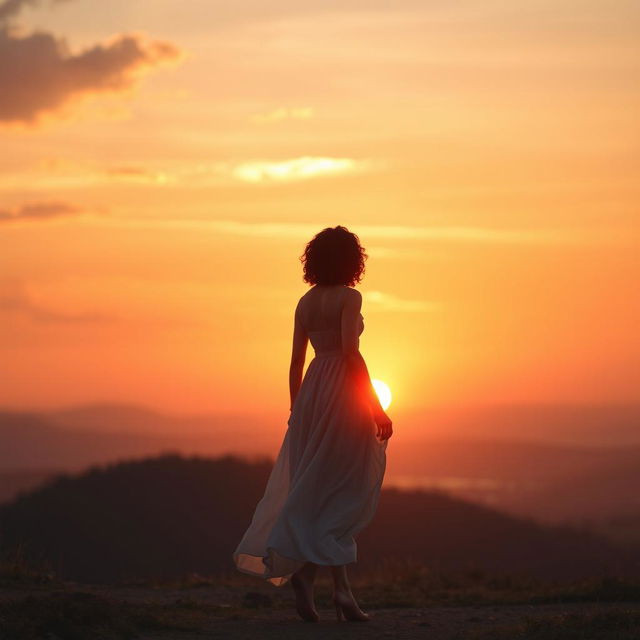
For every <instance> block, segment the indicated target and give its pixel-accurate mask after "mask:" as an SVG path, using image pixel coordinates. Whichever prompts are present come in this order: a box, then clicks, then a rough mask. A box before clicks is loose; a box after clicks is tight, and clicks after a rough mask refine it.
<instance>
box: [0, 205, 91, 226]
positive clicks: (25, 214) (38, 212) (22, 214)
mask: <svg viewBox="0 0 640 640" xmlns="http://www.w3.org/2000/svg"><path fill="white" fill-rule="evenodd" d="M83 212H84V210H83V209H81V208H79V207H77V206H75V205H72V204H68V203H66V202H32V203H29V204H24V205H22V206H21V207H18V208H16V209H14V210H12V211H10V210H8V209H0V224H2V223H3V222H22V221H25V220H27V221H36V222H37V221H41V220H50V219H52V218H60V217H65V216H77V215H80V214H82V213H83Z"/></svg>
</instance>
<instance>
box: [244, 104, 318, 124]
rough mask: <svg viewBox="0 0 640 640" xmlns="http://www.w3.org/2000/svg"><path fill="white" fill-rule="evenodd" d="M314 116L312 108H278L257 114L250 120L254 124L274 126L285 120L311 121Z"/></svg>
mask: <svg viewBox="0 0 640 640" xmlns="http://www.w3.org/2000/svg"><path fill="white" fill-rule="evenodd" d="M313 115H314V110H313V109H312V108H311V107H278V108H277V109H273V110H272V111H267V112H266V113H256V114H254V115H252V116H251V117H250V118H249V120H250V121H251V122H253V123H254V124H272V123H274V122H282V121H283V120H309V118H312V117H313Z"/></svg>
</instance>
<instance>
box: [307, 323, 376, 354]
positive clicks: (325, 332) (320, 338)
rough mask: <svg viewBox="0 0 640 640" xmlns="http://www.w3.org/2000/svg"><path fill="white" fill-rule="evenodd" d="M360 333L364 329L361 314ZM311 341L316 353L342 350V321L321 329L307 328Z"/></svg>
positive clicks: (359, 333)
mask: <svg viewBox="0 0 640 640" xmlns="http://www.w3.org/2000/svg"><path fill="white" fill-rule="evenodd" d="M359 325H360V326H359V329H358V335H361V334H362V332H363V331H364V317H363V315H362V314H360V320H359ZM307 333H308V334H309V341H310V342H311V346H312V347H313V349H314V351H315V353H316V355H320V354H325V353H337V352H340V353H341V352H342V329H341V325H340V323H338V326H335V325H333V326H328V327H324V328H321V329H317V328H316V329H310V330H307Z"/></svg>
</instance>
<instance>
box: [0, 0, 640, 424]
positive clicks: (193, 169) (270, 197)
mask: <svg viewBox="0 0 640 640" xmlns="http://www.w3.org/2000/svg"><path fill="white" fill-rule="evenodd" d="M2 6H3V11H2V12H0V47H1V48H2V50H3V51H5V52H6V55H3V56H0V84H1V85H2V86H0V95H2V99H1V100H0V137H1V138H2V145H1V146H0V274H1V275H0V322H1V323H2V331H0V359H2V361H3V362H7V363H11V364H10V372H11V373H10V375H7V376H5V379H4V380H3V384H2V385H0V404H3V405H5V406H15V407H24V408H31V407H33V408H51V407H59V406H67V405H73V404H77V403H91V402H119V403H130V404H142V405H145V406H149V407H154V408H157V409H161V410H164V411H170V412H182V413H194V414H198V413H202V412H215V413H222V414H227V413H234V412H238V411H240V410H242V411H246V412H250V413H253V414H255V415H260V416H268V418H269V420H270V423H269V424H270V425H271V426H270V429H272V431H273V433H274V434H277V433H279V431H278V429H279V428H280V426H281V425H282V422H283V413H284V414H286V408H287V406H288V402H289V398H288V383H287V370H288V358H289V355H290V354H289V350H290V341H291V331H292V326H293V325H292V318H293V311H294V308H295V305H296V303H297V301H298V299H299V298H300V297H301V296H302V295H303V294H304V293H305V292H306V291H307V289H308V287H307V285H306V284H305V283H304V282H303V281H302V272H301V265H300V262H299V260H298V256H299V255H300V254H301V253H302V251H303V249H304V245H305V243H306V242H307V241H308V240H309V239H310V238H311V237H312V236H313V235H314V234H315V233H316V232H317V231H319V230H321V229H322V228H324V227H326V226H330V225H331V226H333V225H336V224H343V225H345V226H346V227H348V228H349V229H350V230H352V231H354V232H355V233H357V234H358V236H359V237H360V240H361V242H362V244H363V245H364V247H365V250H366V252H367V254H368V255H369V259H368V261H367V264H366V274H365V277H364V279H363V280H362V282H361V283H359V284H358V285H357V288H358V289H359V290H360V291H361V293H362V297H363V305H362V313H363V316H364V318H365V323H366V328H365V331H364V332H363V334H362V337H361V342H360V344H361V350H362V353H363V355H364V357H365V359H366V361H367V364H368V366H369V369H370V370H372V371H375V370H378V371H384V375H385V377H388V379H389V380H392V381H393V385H394V394H395V398H394V408H395V409H397V410H398V411H401V410H402V411H405V410H407V411H409V410H411V411H415V412H419V411H421V410H423V409H425V408H426V407H431V406H434V405H439V404H447V403H449V404H456V405H472V404H477V403H482V404H500V405H512V404H528V405H536V404H538V403H543V404H550V403H565V404H575V405H583V404H589V403H594V404H603V405H607V404H624V403H629V402H634V401H636V400H637V395H638V389H639V388H640V367H638V366H637V363H638V361H640V338H639V334H638V331H637V327H638V318H640V297H639V296H638V295H637V291H638V284H639V282H640V262H639V261H638V255H639V251H638V249H639V246H640V224H639V221H638V207H637V203H638V198H639V197H640V192H639V187H638V180H637V166H638V152H639V147H638V140H639V139H640V130H639V127H640V124H639V119H638V108H639V106H640V91H639V89H638V83H637V79H636V78H637V73H636V70H637V66H638V63H639V62H640V56H639V55H638V47H637V29H636V28H635V25H637V8H636V6H635V5H634V4H633V3H627V2H622V3H618V4H616V8H615V11H613V10H612V9H611V7H610V6H608V5H606V3H586V4H585V5H583V6H582V7H581V9H580V11H579V12H578V13H576V6H575V3H571V2H566V1H563V0H560V1H559V2H554V3H541V4H540V5H539V6H538V5H536V9H535V10H533V8H532V7H531V5H530V3H526V2H515V3H506V4H505V3H502V4H501V3H488V4H487V3H485V4H484V5H482V6H480V5H476V4H475V3H464V2H463V3H452V4H447V3H439V4H436V5H434V4H433V3H415V2H400V3H391V4H389V5H388V6H387V4H381V3H373V4H371V5H369V4H367V3H354V2H349V1H348V2H346V3H329V4H327V3H324V2H316V1H312V2H305V3H301V4H300V3H299V4H295V3H290V2H281V1H280V0H275V1H274V2H270V3H266V4H265V3H257V2H255V1H254V0H250V1H249V2H246V3H241V4H238V5H237V6H236V5H232V4H230V3H222V2H219V1H218V0H213V1H212V2H209V3H202V2H195V1H191V0H187V1H186V2H182V3H177V2H173V1H171V0H162V1H160V2H153V3H134V4H133V5H132V4H131V3H130V2H128V1H126V0H113V2H109V3H95V2H88V0H74V1H73V2H26V1H21V2H12V3H2ZM578 14H579V15H578ZM14 53H15V55H14ZM17 59H19V60H20V64H19V66H17V63H16V62H15V60H17ZM12 60H13V61H14V62H11V61H12ZM247 398H250V402H247ZM284 420H285V421H286V417H285V418H284ZM416 424H419V421H417V422H416ZM416 428H417V427H416Z"/></svg>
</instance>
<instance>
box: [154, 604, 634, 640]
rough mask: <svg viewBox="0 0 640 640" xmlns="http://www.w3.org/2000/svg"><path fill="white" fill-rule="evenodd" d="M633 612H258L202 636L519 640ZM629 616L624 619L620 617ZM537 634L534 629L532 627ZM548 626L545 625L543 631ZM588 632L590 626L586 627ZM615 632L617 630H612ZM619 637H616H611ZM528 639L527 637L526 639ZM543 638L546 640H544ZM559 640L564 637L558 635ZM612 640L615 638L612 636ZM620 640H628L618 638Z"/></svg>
mask: <svg viewBox="0 0 640 640" xmlns="http://www.w3.org/2000/svg"><path fill="white" fill-rule="evenodd" d="M629 611H632V612H635V614H636V619H638V617H640V604H638V603H635V602H634V603H628V604H627V603H602V604H597V603H589V604H582V603H579V604H575V603H571V604H553V605H549V604H547V605H521V606H485V607H432V608H425V609H378V610H375V611H369V613H370V615H371V616H372V619H371V621H369V622H365V623H357V622H342V623H338V622H337V621H336V619H335V611H334V610H333V609H318V612H319V613H320V622H319V623H317V624H311V623H304V622H302V621H300V620H299V619H298V618H297V616H296V615H295V614H292V613H287V612H283V611H274V612H269V611H260V612H259V613H257V612H256V614H255V615H252V616H251V617H244V618H243V619H241V620H233V619H221V620H219V621H216V622H213V623H212V624H211V626H210V628H209V629H207V630H206V632H205V633H204V634H203V635H202V637H203V638H204V637H207V638H233V639H236V640H255V639H256V638H261V639H262V638H264V639H265V640H270V639H271V638H273V639H274V640H275V639H276V638H277V639H279V640H288V639H294V638H305V639H309V640H314V639H321V638H322V639H324V638H353V639H357V640H359V639H361V638H362V639H365V638H366V639H369V638H371V639H374V638H375V639H376V640H381V639H384V638H393V639H394V640H396V639H397V640H409V639H411V640H413V639H415V638H429V639H430V640H468V639H471V638H483V639H486V640H489V639H496V640H497V639H504V640H507V638H509V640H515V638H517V637H520V636H519V635H518V631H517V630H518V629H519V628H521V629H525V628H527V620H528V619H530V620H536V621H541V622H542V624H543V625H544V623H545V621H548V623H549V624H548V627H549V629H554V628H555V629H557V631H558V632H561V629H562V625H563V624H565V623H566V621H567V620H570V619H571V616H572V615H575V616H576V621H578V620H580V619H583V620H584V619H585V618H586V619H589V620H592V617H593V616H594V615H596V616H598V614H600V613H605V612H608V613H609V614H615V613H617V612H629ZM622 615H626V614H624V613H623V614H622ZM528 626H529V627H530V628H531V629H532V631H531V632H533V631H534V630H535V626H536V625H535V623H534V624H533V625H531V624H530V623H529V625H528ZM545 626H546V625H545ZM587 626H590V625H587ZM596 626H597V625H593V633H594V635H593V636H589V635H584V636H581V637H583V638H585V639H586V638H588V637H593V638H600V637H608V636H607V635H597V632H598V630H597V628H596ZM612 631H613V630H612ZM613 633H614V634H615V631H613ZM635 633H636V634H637V635H635V636H631V635H629V636H628V637H629V638H631V637H636V638H640V626H637V627H636V631H635ZM524 637H526V636H524ZM539 637H541V638H542V637H546V636H543V635H540V636H539ZM558 637H561V636H560V635H559V636H558ZM610 637H611V638H617V637H618V636H616V635H611V636H610ZM619 637H620V638H623V637H625V638H626V637H627V636H622V635H620V636H619ZM161 638H162V640H165V639H166V640H169V639H171V640H187V638H194V636H193V635H190V636H187V635H184V636H179V635H175V634H174V635H167V636H158V635H155V636H154V635H149V636H145V639H144V640H160V639H161Z"/></svg>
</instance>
